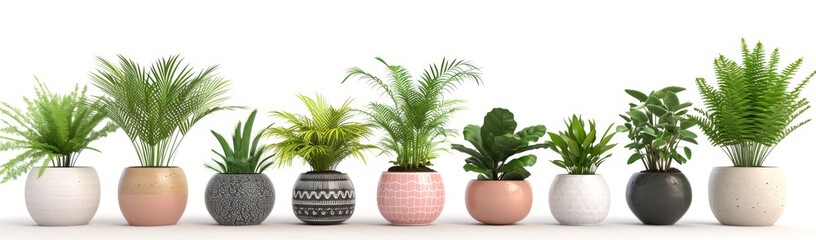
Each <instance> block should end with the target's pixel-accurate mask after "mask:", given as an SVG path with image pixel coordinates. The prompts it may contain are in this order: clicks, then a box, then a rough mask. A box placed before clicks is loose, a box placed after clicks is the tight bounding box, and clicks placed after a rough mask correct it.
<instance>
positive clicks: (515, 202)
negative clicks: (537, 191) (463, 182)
mask: <svg viewBox="0 0 816 240" xmlns="http://www.w3.org/2000/svg"><path fill="white" fill-rule="evenodd" d="M465 205H466V206H467V210H468V213H469V214H470V216H471V217H473V219H476V220H477V221H479V222H482V223H484V224H490V225H506V224H513V223H516V222H518V221H521V220H522V219H524V218H525V217H527V214H529V213H530V209H531V208H532V206H533V189H532V187H530V183H529V182H527V181H524V180H522V181H494V180H471V181H470V183H468V186H467V189H466V190H465Z"/></svg>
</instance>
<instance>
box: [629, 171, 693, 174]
mask: <svg viewBox="0 0 816 240" xmlns="http://www.w3.org/2000/svg"><path fill="white" fill-rule="evenodd" d="M633 174H683V172H642V171H641V172H634V173H633ZM683 175H685V174H683Z"/></svg>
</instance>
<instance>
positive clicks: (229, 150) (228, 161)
mask: <svg viewBox="0 0 816 240" xmlns="http://www.w3.org/2000/svg"><path fill="white" fill-rule="evenodd" d="M257 113H258V110H254V111H252V113H250V114H249V117H248V118H247V120H246V123H245V124H244V125H243V126H241V122H238V125H236V126H235V132H234V133H233V134H232V146H230V144H229V142H227V139H225V138H224V136H222V135H221V134H220V133H217V132H215V131H210V132H212V134H213V136H214V137H215V139H216V140H218V144H220V145H221V150H222V152H221V153H219V152H217V151H215V149H213V150H212V152H213V153H215V154H216V155H217V156H218V157H219V159H220V160H216V159H213V163H215V164H216V165H211V164H204V166H205V167H206V168H208V169H210V170H213V171H215V172H218V173H223V174H253V173H263V172H264V171H265V170H266V169H267V168H269V166H271V165H272V164H273V163H274V162H273V161H269V160H270V158H272V157H273V156H274V155H269V156H264V155H265V153H266V151H267V149H266V148H263V147H260V148H259V146H258V143H259V142H260V140H261V133H260V132H259V133H258V134H256V135H255V136H254V137H253V136H252V125H254V124H255V115H256V114H257ZM242 127H243V128H242Z"/></svg>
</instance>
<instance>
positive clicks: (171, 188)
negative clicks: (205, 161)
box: [119, 167, 187, 226]
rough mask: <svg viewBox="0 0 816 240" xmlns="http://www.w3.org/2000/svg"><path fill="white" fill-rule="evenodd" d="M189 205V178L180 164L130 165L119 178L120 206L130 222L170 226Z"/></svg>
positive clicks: (138, 224) (131, 223)
mask: <svg viewBox="0 0 816 240" xmlns="http://www.w3.org/2000/svg"><path fill="white" fill-rule="evenodd" d="M186 207H187V178H186V177H185V176H184V171H182V170H181V168H178V167H129V168H126V169H125V170H124V171H123V172H122V177H121V178H120V179H119V209H120V210H122V215H124V216H125V220H127V222H128V223H129V224H130V225H134V226H166V225H174V224H176V223H178V220H179V219H181V215H182V214H183V213H184V208H186Z"/></svg>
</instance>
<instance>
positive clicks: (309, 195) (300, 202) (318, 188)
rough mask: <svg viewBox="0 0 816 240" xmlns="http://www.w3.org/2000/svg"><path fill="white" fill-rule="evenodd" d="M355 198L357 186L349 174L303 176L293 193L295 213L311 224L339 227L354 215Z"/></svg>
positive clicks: (333, 173)
mask: <svg viewBox="0 0 816 240" xmlns="http://www.w3.org/2000/svg"><path fill="white" fill-rule="evenodd" d="M354 195H355V194H354V185H353V184H352V183H351V179H349V177H348V175H346V174H345V173H340V172H307V173H301V174H300V177H298V180H297V182H295V187H294V189H293V190H292V210H293V211H294V212H295V216H296V217H297V218H298V219H300V220H301V221H303V222H305V223H308V224H316V225H329V224H338V223H342V222H345V221H346V220H348V219H349V218H351V215H352V214H354V203H355V201H354V199H355V197H354Z"/></svg>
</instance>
